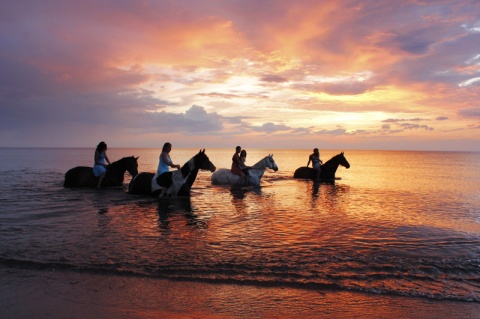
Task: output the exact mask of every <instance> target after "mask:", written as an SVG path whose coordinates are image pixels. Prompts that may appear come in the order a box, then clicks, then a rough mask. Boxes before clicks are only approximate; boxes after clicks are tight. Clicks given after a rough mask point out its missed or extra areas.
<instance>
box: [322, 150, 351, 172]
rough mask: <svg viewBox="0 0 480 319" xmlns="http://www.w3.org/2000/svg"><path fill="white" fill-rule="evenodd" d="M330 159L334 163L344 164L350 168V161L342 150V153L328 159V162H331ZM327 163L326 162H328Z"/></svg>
mask: <svg viewBox="0 0 480 319" xmlns="http://www.w3.org/2000/svg"><path fill="white" fill-rule="evenodd" d="M330 161H331V162H332V164H335V165H342V166H343V167H345V168H350V163H349V162H348V161H347V159H346V158H345V154H344V152H341V153H340V154H337V155H335V156H334V157H332V158H331V159H330V160H329V161H327V163H328V162H330ZM327 163H325V164H327Z"/></svg>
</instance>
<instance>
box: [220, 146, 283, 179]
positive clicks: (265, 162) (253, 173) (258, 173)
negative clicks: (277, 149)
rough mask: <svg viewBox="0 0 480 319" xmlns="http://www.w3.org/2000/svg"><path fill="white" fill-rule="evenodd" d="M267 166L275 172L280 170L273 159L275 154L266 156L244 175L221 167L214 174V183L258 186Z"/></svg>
mask: <svg viewBox="0 0 480 319" xmlns="http://www.w3.org/2000/svg"><path fill="white" fill-rule="evenodd" d="M267 168H270V169H273V170H274V171H275V172H276V171H278V166H277V164H276V163H275V161H274V160H273V154H270V155H268V156H265V157H264V158H262V159H261V160H260V161H259V162H258V163H256V164H255V165H253V166H252V167H250V168H248V169H247V173H248V175H247V176H244V177H240V176H238V175H235V174H233V173H232V171H231V170H229V169H228V168H221V169H219V170H218V171H216V172H215V173H214V174H213V175H212V184H213V185H231V186H254V187H258V186H260V179H261V178H262V176H263V174H264V173H265V169H267ZM245 179H247V180H245Z"/></svg>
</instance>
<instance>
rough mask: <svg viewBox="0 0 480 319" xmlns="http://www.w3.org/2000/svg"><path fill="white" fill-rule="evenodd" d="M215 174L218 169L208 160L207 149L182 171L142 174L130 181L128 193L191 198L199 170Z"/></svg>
mask: <svg viewBox="0 0 480 319" xmlns="http://www.w3.org/2000/svg"><path fill="white" fill-rule="evenodd" d="M201 169H202V170H209V171H211V172H215V170H216V167H215V165H213V163H212V162H210V160H209V159H208V156H207V155H206V154H205V149H204V150H201V151H200V152H198V154H197V155H195V156H194V157H192V158H191V159H190V160H189V161H188V162H186V163H185V164H184V165H183V166H182V168H181V169H179V170H177V171H172V172H167V173H164V174H162V175H161V176H157V175H156V174H154V173H140V174H138V175H137V176H136V177H135V178H133V179H132V180H131V181H130V185H129V186H128V192H129V193H130V194H133V195H139V194H146V195H153V196H170V197H171V196H190V189H191V188H192V185H193V182H195V179H196V178H197V173H198V171H199V170H201Z"/></svg>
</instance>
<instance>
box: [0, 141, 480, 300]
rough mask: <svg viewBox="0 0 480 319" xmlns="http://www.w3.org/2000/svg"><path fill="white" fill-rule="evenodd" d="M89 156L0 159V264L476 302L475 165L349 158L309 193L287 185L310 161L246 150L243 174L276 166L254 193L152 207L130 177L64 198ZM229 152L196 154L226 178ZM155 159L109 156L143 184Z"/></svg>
mask: <svg viewBox="0 0 480 319" xmlns="http://www.w3.org/2000/svg"><path fill="white" fill-rule="evenodd" d="M93 151H94V150H93V149H81V148H77V149H75V148H71V149H22V148H18V149H16V148H3V149H0V158H1V159H2V160H1V162H0V174H1V176H2V183H0V207H1V209H0V243H1V244H0V264H3V265H5V266H8V267H33V268H35V269H36V268H38V269H51V268H59V269H65V270H75V271H89V272H101V273H103V274H109V273H111V274H112V275H113V274H115V275H125V276H131V275H142V276H149V277H159V278H179V279H182V280H195V281H196V280H206V281H212V282H221V283H223V282H226V283H245V284H249V285H276V286H289V287H295V288H298V289H309V290H314V291H316V290H318V291H322V290H331V289H334V290H349V291H358V292H365V293H373V294H379V295H382V294H385V295H387V294H394V295H401V296H410V297H422V298H429V299H435V300H458V301H470V302H476V303H478V302H480V191H479V190H480V153H468V152H465V153H461V152H407V151H404V152H401V151H348V150H347V151H346V152H345V157H346V158H347V160H348V161H349V163H350V165H351V167H350V169H346V168H344V167H339V168H338V170H337V174H336V176H337V178H338V179H337V180H336V181H335V182H334V183H320V184H318V183H314V182H312V181H306V180H296V179H293V172H294V170H295V169H296V168H297V167H300V166H305V165H306V164H307V161H308V155H309V154H310V153H311V150H268V149H252V150H248V149H247V151H248V157H247V164H249V165H253V164H255V163H256V162H257V161H259V160H261V159H262V158H263V157H264V156H266V155H268V154H270V153H273V157H274V159H275V161H276V163H277V165H278V167H279V171H278V172H273V171H268V170H267V171H266V172H265V175H264V177H263V178H262V181H261V187H260V188H255V189H252V188H249V189H231V188H229V187H223V186H213V185H211V183H210V177H211V173H210V172H203V171H201V172H200V173H199V174H198V177H197V180H196V181H195V184H194V185H193V189H192V194H191V197H190V198H177V199H156V198H151V197H147V196H133V195H129V194H128V193H126V191H125V189H126V186H127V183H128V181H129V179H130V177H129V176H126V181H125V185H124V187H117V188H109V189H100V190H96V189H66V188H63V186H62V185H63V178H64V174H65V172H66V171H67V170H68V169H70V168H72V167H74V166H80V165H82V166H90V165H92V163H93ZM233 151H234V150H233V148H232V149H207V150H206V154H207V155H208V156H209V158H210V160H211V161H212V162H213V163H214V164H215V165H216V167H217V168H226V167H230V161H231V156H232V154H233ZM197 152H198V149H175V148H174V149H173V150H172V153H171V157H172V160H173V161H174V163H178V164H183V163H185V162H186V161H188V160H189V159H190V158H191V157H193V156H194V155H195V154H196V153H197ZM339 152H340V151H336V150H321V158H322V160H323V161H326V160H328V159H329V158H331V157H333V156H334V155H336V154H338V153H339ZM159 153H160V149H109V151H108V155H109V157H110V159H111V160H112V161H115V160H118V159H120V158H121V157H124V156H131V155H134V156H139V160H138V161H139V171H140V172H144V171H149V172H153V171H154V170H155V169H156V166H157V163H158V156H159Z"/></svg>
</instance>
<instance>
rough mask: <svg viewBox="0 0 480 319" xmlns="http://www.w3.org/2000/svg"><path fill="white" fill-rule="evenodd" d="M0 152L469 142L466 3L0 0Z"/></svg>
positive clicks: (473, 109) (471, 51)
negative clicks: (103, 143)
mask: <svg viewBox="0 0 480 319" xmlns="http://www.w3.org/2000/svg"><path fill="white" fill-rule="evenodd" d="M0 46H1V49H0V147H92V148H94V147H95V146H96V145H97V144H98V142H99V141H101V140H105V141H106V142H107V144H108V145H109V147H110V148H112V147H155V148H157V147H161V146H162V145H163V143H164V142H167V141H169V142H171V143H173V145H174V147H198V148H204V147H205V148H209V147H210V148H211V147H231V148H232V149H233V148H234V147H235V146H236V145H242V146H243V147H246V148H257V147H261V148H304V149H311V148H313V147H318V148H320V149H339V150H347V149H367V150H368V149H386V150H389V149H398V150H447V151H450V150H452V151H455V150H464V151H480V143H479V141H480V1H478V0H471V1H463V0H455V1H442V0H437V1H428V0H425V1H423V0H412V1H407V0H404V1H393V0H392V1H386V0H385V1H383V0H362V1H354V0H340V1H334V0H332V1H303V0H299V1H283V0H269V1H264V0H251V1H250V0H246V1H245V0H237V1H233V0H230V1H229V0H212V1H207V0H178V1H173V0H171V1H167V0H165V1H160V0H158V1H153V0H151V1H148V0H144V1H143V0H138V1H134V0H128V1H127V0H115V1H114V0H111V1H89V0H82V1H68V0H61V1H49V0H42V1H38V0H21V1H18V0H15V1H10V0H6V1H5V0H4V1H2V5H1V10H0Z"/></svg>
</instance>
